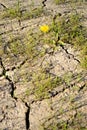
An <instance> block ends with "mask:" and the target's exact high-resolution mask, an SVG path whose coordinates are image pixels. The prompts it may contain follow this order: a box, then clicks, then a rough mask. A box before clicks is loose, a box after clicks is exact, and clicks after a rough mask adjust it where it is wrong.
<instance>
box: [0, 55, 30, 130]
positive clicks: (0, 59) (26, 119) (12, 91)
mask: <svg viewBox="0 0 87 130" xmlns="http://www.w3.org/2000/svg"><path fill="white" fill-rule="evenodd" d="M24 63H25V61H23V62H22V63H21V64H20V66H19V67H18V68H20V67H21V66H22V65H23V64H24ZM0 64H1V67H2V69H3V72H2V76H4V77H5V79H6V80H8V82H9V84H10V85H11V88H12V90H11V92H10V94H11V97H12V98H13V99H15V101H16V102H17V99H18V98H17V97H15V96H14V90H15V89H16V88H15V85H14V83H13V81H12V80H11V79H10V78H9V76H8V75H6V72H7V71H6V69H5V67H4V64H3V62H2V58H1V57H0ZM14 69H16V68H14ZM14 69H13V70H14ZM22 102H24V101H22ZM24 104H25V106H26V107H27V111H26V112H25V123H26V130H29V127H30V123H29V113H30V107H29V105H28V104H27V102H24ZM4 119H5V115H4V117H3V119H2V120H1V121H0V122H2V121H3V120H4Z"/></svg>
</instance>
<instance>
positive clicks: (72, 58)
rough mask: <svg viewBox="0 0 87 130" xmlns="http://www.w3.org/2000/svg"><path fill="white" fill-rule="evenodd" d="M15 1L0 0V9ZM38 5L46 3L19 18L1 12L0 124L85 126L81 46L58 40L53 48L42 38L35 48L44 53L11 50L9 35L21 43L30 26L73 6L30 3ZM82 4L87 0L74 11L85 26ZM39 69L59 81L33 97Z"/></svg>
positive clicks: (29, 129) (86, 75)
mask: <svg viewBox="0 0 87 130" xmlns="http://www.w3.org/2000/svg"><path fill="white" fill-rule="evenodd" d="M20 3H21V10H22V11H25V10H29V5H30V3H31V1H30V0H29V1H27V0H25V1H24V0H20ZM15 4H16V1H15V0H14V1H10V0H4V1H3V0H0V15H1V14H2V13H3V11H4V10H5V9H7V8H9V7H14V5H15ZM38 6H41V7H43V8H44V13H43V14H42V15H41V16H40V17H36V18H32V19H27V20H22V21H21V22H20V21H19V20H18V19H16V18H14V19H10V18H4V19H1V18H0V36H1V37H2V43H3V46H2V47H3V50H4V53H3V54H2V55H1V53H0V130H54V129H55V130H63V129H64V126H65V125H67V126H66V129H69V130H73V129H75V130H82V129H84V130H86V129H87V70H84V69H82V68H81V66H80V62H81V61H80V57H79V55H80V54H79V51H78V50H77V49H76V48H73V46H72V45H70V44H66V45H65V46H62V45H60V46H58V48H57V49H56V50H54V49H53V48H52V47H50V46H49V45H48V44H47V45H46V44H45V45H41V46H38V50H39V51H43V50H45V55H43V56H38V57H36V56H34V57H36V59H34V60H33V59H31V58H28V57H26V56H25V55H23V54H21V55H20V54H18V55H14V54H12V53H10V48H9V45H10V44H11V42H12V40H11V39H10V38H11V36H13V37H14V41H15V40H16V39H18V38H19V40H20V41H21V43H22V44H24V42H25V41H24V40H23V38H24V37H25V36H26V35H27V33H28V32H29V31H30V29H32V30H33V31H34V32H35V33H36V32H37V30H38V28H39V26H40V25H43V24H48V23H49V22H50V17H54V16H55V15H56V14H57V13H58V14H61V15H62V16H63V15H67V14H68V13H70V12H71V11H72V7H71V6H70V4H69V3H68V2H66V4H60V5H56V4H55V3H54V1H53V0H43V1H42V0H38V1H37V2H36V1H35V0H34V8H37V7H38ZM86 7H87V2H83V4H82V5H80V4H77V6H76V9H77V12H78V13H81V14H82V15H83V16H84V21H82V24H83V26H84V27H87V8H86ZM0 49H2V48H0ZM0 51H1V50H0ZM37 55H38V54H37ZM41 70H45V72H46V73H48V74H50V75H51V76H52V77H56V76H58V77H59V78H60V79H62V83H61V84H59V85H57V86H56V87H55V88H53V89H52V90H50V89H49V90H48V92H47V94H48V97H44V98H41V99H39V98H36V97H35V86H34V85H35V84H34V83H33V80H34V79H33V75H34V74H35V75H37V74H39V72H40V71H41ZM28 92H29V93H28ZM55 126H56V127H55ZM64 130H65V129H64Z"/></svg>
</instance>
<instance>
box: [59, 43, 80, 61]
mask: <svg viewBox="0 0 87 130" xmlns="http://www.w3.org/2000/svg"><path fill="white" fill-rule="evenodd" d="M60 47H61V48H62V49H63V50H64V51H65V53H66V54H68V58H69V59H70V58H71V57H72V58H73V59H74V60H76V61H77V62H78V63H80V61H79V60H78V59H77V58H75V56H74V55H73V54H71V53H69V52H68V50H67V49H66V48H65V47H64V46H63V45H60Z"/></svg>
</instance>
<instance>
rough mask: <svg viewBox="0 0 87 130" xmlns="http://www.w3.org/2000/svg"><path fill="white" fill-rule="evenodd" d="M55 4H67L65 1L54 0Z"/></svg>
mask: <svg viewBox="0 0 87 130" xmlns="http://www.w3.org/2000/svg"><path fill="white" fill-rule="evenodd" d="M54 2H55V3H56V4H63V3H64V2H65V0H54Z"/></svg>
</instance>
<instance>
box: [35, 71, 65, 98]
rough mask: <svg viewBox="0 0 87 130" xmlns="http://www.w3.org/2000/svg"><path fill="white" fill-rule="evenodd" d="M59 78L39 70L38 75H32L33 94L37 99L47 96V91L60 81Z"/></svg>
mask: <svg viewBox="0 0 87 130" xmlns="http://www.w3.org/2000/svg"><path fill="white" fill-rule="evenodd" d="M61 82H62V81H61V79H60V78H59V77H52V76H51V75H49V74H46V73H44V72H41V73H40V74H38V75H34V77H33V83H34V86H35V88H34V94H35V96H36V98H37V99H43V98H48V97H49V91H51V90H53V89H54V88H55V87H57V86H58V85H59V84H60V83H61Z"/></svg>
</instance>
